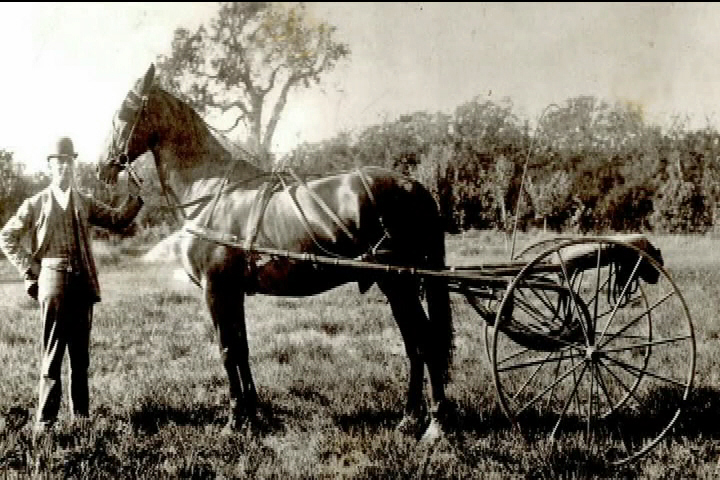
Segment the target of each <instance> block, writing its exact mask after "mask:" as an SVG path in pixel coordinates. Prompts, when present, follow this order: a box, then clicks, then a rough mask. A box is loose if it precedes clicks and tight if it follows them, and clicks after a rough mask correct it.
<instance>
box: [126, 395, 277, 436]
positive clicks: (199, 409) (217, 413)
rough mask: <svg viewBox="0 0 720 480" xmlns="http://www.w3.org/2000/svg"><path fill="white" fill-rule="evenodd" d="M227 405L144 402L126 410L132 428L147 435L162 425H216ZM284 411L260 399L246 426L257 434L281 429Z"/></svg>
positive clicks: (225, 415)
mask: <svg viewBox="0 0 720 480" xmlns="http://www.w3.org/2000/svg"><path fill="white" fill-rule="evenodd" d="M228 413H229V412H228V409H227V407H225V406H219V405H200V406H194V407H185V406H183V407H175V406H170V405H163V404H158V403H150V402H147V403H145V404H143V405H142V406H141V407H140V408H139V409H137V410H135V411H133V412H131V413H130V424H131V425H132V426H133V429H134V430H136V431H139V432H143V433H145V434H148V435H153V434H156V433H157V432H158V431H159V430H160V429H161V428H162V427H164V426H166V425H184V426H198V427H201V426H207V425H215V426H217V427H218V428H222V427H224V426H225V423H226V422H227V419H228ZM287 413H288V412H287V411H285V412H283V411H282V408H281V407H278V406H276V405H271V404H268V403H264V402H260V403H259V404H258V406H257V410H256V412H255V415H254V416H249V417H248V421H247V423H246V426H247V427H249V428H251V429H252V430H253V431H255V432H256V433H258V434H260V435H268V434H271V433H276V432H279V431H282V430H284V428H285V426H284V422H283V420H282V418H281V417H282V416H283V415H285V414H287Z"/></svg>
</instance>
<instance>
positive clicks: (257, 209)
mask: <svg viewBox="0 0 720 480" xmlns="http://www.w3.org/2000/svg"><path fill="white" fill-rule="evenodd" d="M271 175H272V178H271V179H270V180H268V181H267V182H265V183H263V184H262V185H260V187H259V188H258V191H257V193H256V194H255V200H254V201H253V204H252V205H251V206H250V213H249V214H248V218H247V223H246V225H245V242H244V245H243V248H245V249H246V250H250V249H251V248H252V245H253V243H255V239H256V238H257V235H258V233H259V231H260V223H261V222H262V219H263V217H264V216H265V209H267V206H268V204H269V203H270V198H271V197H272V196H273V193H274V192H275V187H276V186H277V185H278V183H279V180H278V179H279V178H280V176H279V175H277V174H276V173H275V172H273V173H272V174H271Z"/></svg>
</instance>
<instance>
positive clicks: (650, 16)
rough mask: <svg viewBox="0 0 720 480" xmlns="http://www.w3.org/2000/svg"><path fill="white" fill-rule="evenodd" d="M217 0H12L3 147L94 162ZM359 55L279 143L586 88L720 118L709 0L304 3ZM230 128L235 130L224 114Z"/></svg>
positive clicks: (665, 112)
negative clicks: (141, 89)
mask: <svg viewBox="0 0 720 480" xmlns="http://www.w3.org/2000/svg"><path fill="white" fill-rule="evenodd" d="M216 11H217V8H216V5H215V4H213V3H175V4H173V3H148V2H143V3H139V2H138V3H45V4H40V3H35V4H33V3H23V4H16V3H0V49H2V60H3V69H2V70H3V73H2V74H0V87H1V88H0V148H2V149H6V150H10V151H13V152H14V155H15V159H16V160H18V161H20V162H22V163H24V164H25V168H26V171H29V172H32V171H38V170H44V169H45V168H46V160H45V159H46V156H47V154H48V153H49V152H50V151H52V149H53V146H54V144H55V142H56V140H57V138H58V137H59V136H61V135H69V136H70V137H71V138H72V139H73V141H74V143H75V148H76V150H77V151H78V152H79V153H80V159H81V160H82V161H88V162H94V161H96V159H97V157H98V155H99V154H100V152H101V148H102V145H103V143H104V140H105V138H106V137H107V135H108V133H109V130H110V127H111V119H112V116H113V113H114V112H115V110H116V109H117V108H118V106H119V105H120V102H121V100H122V99H123V98H124V96H125V94H126V92H127V90H128V89H129V88H130V87H131V85H132V84H133V82H134V80H135V79H136V78H138V77H139V76H140V75H142V74H143V73H144V72H145V71H146V70H147V67H148V66H149V65H150V63H151V62H153V61H154V60H155V59H156V57H157V56H158V55H160V54H167V53H169V52H170V42H171V40H172V34H173V31H174V30H175V28H177V27H179V26H183V27H186V28H189V29H195V28H197V26H198V25H200V24H201V23H205V24H206V23H208V21H209V19H210V18H211V17H212V16H213V15H214V14H215V12H216ZM308 11H309V13H310V15H311V17H312V18H317V19H319V20H324V21H327V22H328V23H330V24H331V25H334V26H336V27H337V30H336V38H337V40H339V41H342V42H345V43H347V44H348V45H349V47H350V50H351V55H350V56H349V58H348V59H346V60H344V61H342V62H341V63H340V64H339V65H338V66H337V67H336V68H335V70H333V71H332V72H330V73H329V74H328V75H326V76H325V77H323V82H322V83H321V85H319V86H315V87H313V88H311V89H309V90H306V91H303V92H300V93H297V94H295V95H294V96H292V97H291V98H290V100H289V103H288V105H287V107H286V109H285V112H284V114H283V117H282V119H281V121H280V124H279V125H278V129H277V131H276V134H275V137H274V143H273V150H274V151H275V152H276V153H283V152H287V151H289V150H291V149H292V148H294V147H295V146H296V145H298V144H300V143H302V142H317V141H321V140H324V139H329V138H331V137H333V136H334V135H336V134H337V133H339V132H340V131H359V130H362V128H364V127H366V126H368V125H372V124H377V123H381V122H383V121H393V120H395V119H397V117H398V116H399V115H401V114H406V113H412V112H416V111H426V112H430V113H435V112H443V113H452V112H453V111H454V109H455V108H456V107H458V106H459V105H461V104H462V103H465V102H467V101H470V100H472V99H473V98H475V97H479V98H481V99H487V100H491V101H501V100H502V99H503V98H505V97H508V98H509V99H510V100H511V101H512V103H513V105H514V111H515V113H516V114H518V115H519V116H520V117H521V118H524V119H528V120H531V121H532V120H534V119H537V117H538V116H539V115H540V112H541V111H542V110H543V109H544V108H545V107H546V106H547V105H549V104H552V103H556V104H561V103H562V102H564V101H565V100H567V99H569V98H572V97H575V96H578V95H594V96H596V97H598V98H601V99H603V100H606V101H610V102H615V101H621V102H631V103H633V104H634V105H638V106H640V107H642V109H643V111H644V112H645V117H646V121H648V122H649V123H656V124H660V125H667V124H669V122H670V121H671V119H672V118H673V116H675V115H680V116H681V117H685V118H687V119H688V121H689V122H690V126H691V127H692V128H701V127H704V126H706V125H707V124H711V125H713V126H716V127H719V126H720V48H718V46H720V6H716V4H713V3H691V4H687V3H677V4H676V3H538V2H536V3H514V2H513V3H487V4H483V3H425V2H397V3H387V2H385V3H312V2H311V3H308ZM215 126H217V127H219V128H223V127H226V126H228V125H222V124H216V125H215Z"/></svg>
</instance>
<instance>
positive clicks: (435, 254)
mask: <svg viewBox="0 0 720 480" xmlns="http://www.w3.org/2000/svg"><path fill="white" fill-rule="evenodd" d="M436 231H437V233H438V234H437V235H435V238H433V239H432V242H431V245H430V246H431V252H430V254H429V255H428V267H429V268H431V269H438V270H440V269H444V268H445V233H444V231H443V229H442V228H438V229H436ZM424 288H425V296H426V300H427V311H428V319H429V320H430V332H431V334H432V337H431V338H432V341H433V342H434V346H435V349H432V350H431V351H434V352H435V355H437V358H436V359H435V361H436V362H437V364H436V365H437V368H438V370H439V373H440V374H441V376H442V379H443V381H444V382H445V383H447V382H448V381H449V380H450V367H451V366H452V361H453V351H454V337H455V329H454V327H453V318H452V309H451V307H450V288H449V287H448V284H447V282H446V281H445V280H443V279H442V278H439V277H426V278H425V279H424Z"/></svg>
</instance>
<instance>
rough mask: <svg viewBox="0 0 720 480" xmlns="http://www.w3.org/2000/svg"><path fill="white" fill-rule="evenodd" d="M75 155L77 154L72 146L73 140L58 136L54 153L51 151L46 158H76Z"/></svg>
mask: <svg viewBox="0 0 720 480" xmlns="http://www.w3.org/2000/svg"><path fill="white" fill-rule="evenodd" d="M77 156H78V154H77V153H76V152H75V149H74V148H73V142H72V140H70V137H60V139H59V140H58V141H57V145H56V151H55V153H51V154H50V155H48V157H47V158H48V160H50V159H51V158H61V157H70V158H77Z"/></svg>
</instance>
